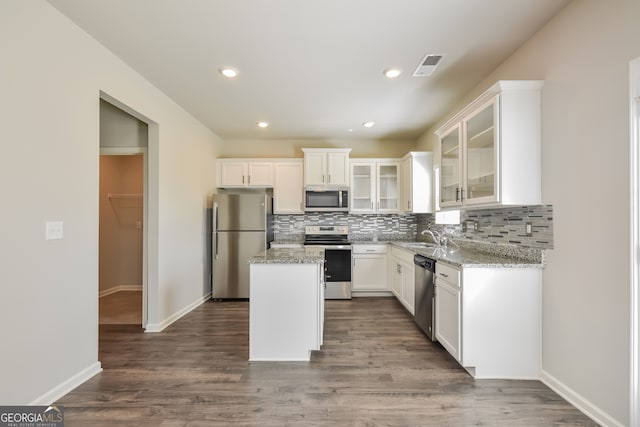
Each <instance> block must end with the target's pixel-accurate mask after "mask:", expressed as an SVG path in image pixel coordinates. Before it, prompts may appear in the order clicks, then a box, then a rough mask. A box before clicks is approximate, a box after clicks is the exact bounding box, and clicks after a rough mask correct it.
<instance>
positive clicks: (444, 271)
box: [436, 262, 460, 287]
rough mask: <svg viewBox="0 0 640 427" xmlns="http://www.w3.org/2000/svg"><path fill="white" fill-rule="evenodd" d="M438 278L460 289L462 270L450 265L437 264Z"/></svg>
mask: <svg viewBox="0 0 640 427" xmlns="http://www.w3.org/2000/svg"><path fill="white" fill-rule="evenodd" d="M436 277H437V278H438V279H442V280H445V281H447V283H449V284H451V285H454V286H457V287H460V270H458V269H457V268H455V267H452V266H450V265H448V264H444V263H441V262H436Z"/></svg>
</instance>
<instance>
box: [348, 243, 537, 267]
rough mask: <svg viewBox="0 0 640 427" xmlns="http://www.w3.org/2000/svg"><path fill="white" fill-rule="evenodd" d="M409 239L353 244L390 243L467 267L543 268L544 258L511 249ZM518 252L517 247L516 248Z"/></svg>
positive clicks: (438, 259) (437, 259)
mask: <svg viewBox="0 0 640 427" xmlns="http://www.w3.org/2000/svg"><path fill="white" fill-rule="evenodd" d="M412 243H415V242H407V241H387V242H384V241H377V242H374V241H357V242H352V245H358V244H369V245H371V244H390V245H393V246H397V247H399V248H402V249H405V250H408V251H411V252H413V253H416V254H420V255H423V256H426V257H428V258H431V259H435V260H436V261H442V262H446V263H448V264H452V265H454V266H457V267H466V268H543V267H544V258H543V259H541V260H532V259H531V260H530V259H526V258H521V257H518V256H514V255H513V254H512V253H511V251H509V250H506V251H505V253H489V252H485V251H482V250H479V249H475V248H474V247H473V246H465V247H449V248H448V250H446V251H445V250H444V249H439V248H436V247H435V246H430V247H424V248H419V247H415V246H412ZM514 251H515V252H513V253H517V249H515V250H514Z"/></svg>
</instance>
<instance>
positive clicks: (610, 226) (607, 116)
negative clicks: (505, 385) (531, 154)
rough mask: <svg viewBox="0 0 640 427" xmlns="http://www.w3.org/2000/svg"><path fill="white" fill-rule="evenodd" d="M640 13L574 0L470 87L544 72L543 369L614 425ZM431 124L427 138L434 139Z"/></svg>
mask: <svg viewBox="0 0 640 427" xmlns="http://www.w3.org/2000/svg"><path fill="white" fill-rule="evenodd" d="M638 17H640V2H638V1H637V0H616V1H601V0H576V1H574V2H572V3H570V4H569V6H568V7H567V8H566V9H565V10H564V11H563V12H561V13H560V14H559V15H558V16H557V17H556V18H554V19H553V20H552V21H551V22H550V23H549V24H548V25H547V26H546V27H544V28H543V29H542V30H541V31H540V32H539V33H538V34H536V35H535V36H534V37H533V38H532V39H530V40H529V41H528V42H527V43H526V44H525V45H524V46H522V47H521V48H520V49H518V50H517V51H516V52H515V53H514V54H513V56H512V57H511V58H510V59H509V60H507V61H506V62H505V63H504V64H502V65H501V66H500V67H498V68H497V69H496V70H495V71H494V72H493V73H492V74H491V75H490V76H488V77H487V78H486V80H485V81H484V82H483V83H482V84H480V85H479V86H478V87H477V88H476V89H475V90H474V91H473V92H472V93H470V94H469V96H468V98H467V101H468V100H470V99H472V98H474V97H475V96H477V95H479V94H480V93H481V92H482V91H484V90H485V89H487V88H488V87H489V86H490V85H491V84H493V83H494V82H495V81H497V80H500V79H505V80H507V79H541V80H544V81H545V86H544V88H543V93H542V141H543V142H542V162H543V163H542V175H543V178H542V192H543V203H544V204H551V205H553V208H554V246H555V247H554V249H553V250H549V251H547V256H548V265H547V267H546V268H545V270H544V273H543V366H542V368H543V371H544V379H545V381H546V382H547V383H548V384H551V385H553V386H554V387H555V388H556V389H557V390H560V391H561V392H562V393H563V394H564V395H565V396H567V397H569V398H570V399H572V400H573V402H574V403H575V404H577V405H578V406H580V407H582V408H583V409H584V410H586V411H589V412H591V414H592V415H593V416H594V417H596V418H598V420H599V421H600V422H602V423H604V424H607V425H616V424H617V425H628V424H629V387H630V384H629V378H630V372H629V367H630V361H629V333H630V332H629V328H630V312H629V296H630V276H629V271H630V269H629V235H630V225H629V224H630V221H629V206H630V204H629V203H630V202H629V200H630V193H629V191H630V190H629V179H630V178H629V62H630V61H631V60H632V59H634V58H636V57H639V56H640V44H638V40H640V25H638ZM462 104H463V103H461V105H460V106H462ZM454 112H455V111H452V114H453V113H454ZM445 119H446V117H445V118H443V120H442V121H441V122H440V123H443V122H444V121H445ZM436 127H437V126H436ZM434 128H435V127H434ZM432 132H433V130H431V131H430V132H428V133H427V134H426V135H425V137H424V139H423V140H422V142H421V146H430V145H431V144H433V143H434V141H435V137H434V136H433V134H432Z"/></svg>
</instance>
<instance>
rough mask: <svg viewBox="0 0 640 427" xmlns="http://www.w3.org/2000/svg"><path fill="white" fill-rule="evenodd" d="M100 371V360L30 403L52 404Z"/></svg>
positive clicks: (37, 404) (38, 404)
mask: <svg viewBox="0 0 640 427" xmlns="http://www.w3.org/2000/svg"><path fill="white" fill-rule="evenodd" d="M100 372H102V367H101V366H100V362H96V363H94V364H92V365H90V366H88V367H87V368H85V369H83V370H82V371H80V372H78V373H77V374H75V375H73V376H72V377H70V378H68V379H67V380H65V381H63V382H61V383H60V384H58V385H57V386H55V387H54V388H52V389H51V390H49V391H48V392H46V393H45V394H43V395H42V396H40V397H38V398H37V399H34V400H33V401H32V402H31V403H29V405H36V406H45V405H51V404H52V403H54V402H55V401H57V400H59V399H60V398H62V397H63V396H64V395H66V394H68V393H69V392H71V391H72V390H73V389H74V388H76V387H78V386H79V385H80V384H82V383H84V382H85V381H87V380H89V379H90V378H91V377H93V376H94V375H97V374H99V373H100Z"/></svg>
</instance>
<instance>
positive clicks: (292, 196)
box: [273, 161, 304, 214]
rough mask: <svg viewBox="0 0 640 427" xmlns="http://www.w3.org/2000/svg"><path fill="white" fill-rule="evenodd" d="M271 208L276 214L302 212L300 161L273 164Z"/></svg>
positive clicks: (301, 172)
mask: <svg viewBox="0 0 640 427" xmlns="http://www.w3.org/2000/svg"><path fill="white" fill-rule="evenodd" d="M274 175H275V176H274V183H273V210H274V213H276V214H302V213H304V206H303V203H302V202H303V193H304V191H303V190H304V188H303V182H302V180H303V171H302V161H300V162H295V163H289V162H284V163H276V164H275V166H274Z"/></svg>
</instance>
